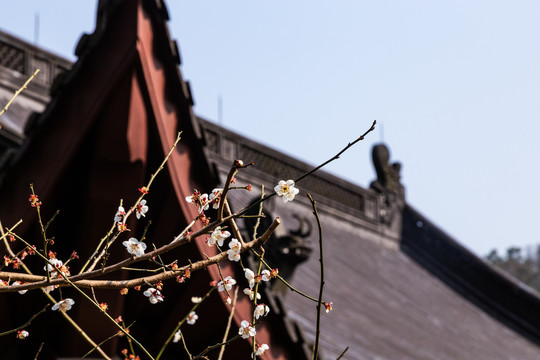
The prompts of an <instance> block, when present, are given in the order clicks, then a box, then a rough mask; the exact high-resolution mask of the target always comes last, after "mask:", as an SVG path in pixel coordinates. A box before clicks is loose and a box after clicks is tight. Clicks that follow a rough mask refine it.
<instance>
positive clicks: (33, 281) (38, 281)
mask: <svg viewBox="0 0 540 360" xmlns="http://www.w3.org/2000/svg"><path fill="white" fill-rule="evenodd" d="M280 223H281V221H280V220H279V218H276V219H275V220H274V222H273V223H272V225H271V226H270V227H269V228H268V229H267V230H266V231H265V233H264V234H262V235H261V236H260V237H259V238H257V239H256V240H253V241H250V242H249V243H246V245H245V247H243V248H242V252H244V251H248V250H250V249H252V248H254V247H257V246H261V245H262V244H264V243H265V242H266V241H267V240H268V238H269V237H270V235H271V234H272V233H273V232H274V230H275V229H276V227H277V226H278V225H279V224H280ZM210 227H211V225H208V226H206V227H205V228H203V229H201V230H200V231H198V232H197V235H196V236H199V235H201V234H203V233H207V231H208V228H210ZM14 236H15V237H16V238H18V239H20V240H21V241H24V240H23V239H21V238H20V237H19V236H18V235H16V234H14ZM190 240H191V236H189V235H188V236H187V237H185V238H184V241H177V242H173V243H170V244H168V245H164V246H162V247H161V248H159V249H157V250H154V251H152V252H149V253H147V254H144V255H142V256H140V257H137V258H129V259H126V260H123V261H120V262H119V263H117V264H115V265H111V266H108V267H106V268H105V269H103V270H94V271H91V272H86V273H84V274H80V275H74V276H70V277H69V278H66V279H60V278H57V279H51V281H50V282H47V280H46V279H44V277H43V276H35V275H32V276H30V275H25V274H20V273H14V272H4V271H0V279H14V280H20V281H27V282H29V283H28V284H24V285H19V286H17V287H16V289H15V287H12V286H2V287H0V293H2V292H13V291H16V290H17V291H18V290H30V289H35V288H40V287H44V286H49V285H58V286H66V285H68V283H74V284H76V285H77V286H81V287H91V286H92V287H95V288H101V289H122V288H125V287H133V286H137V285H143V284H145V283H155V282H157V281H160V280H166V279H171V278H173V277H175V276H176V275H178V273H179V272H182V271H185V270H187V269H188V268H189V269H190V270H191V271H197V270H201V269H205V268H207V267H208V266H210V265H212V264H215V263H218V262H220V261H223V260H224V259H226V258H227V253H226V252H222V253H219V254H217V255H214V256H212V257H210V258H208V259H205V260H199V261H197V262H195V263H193V264H190V265H185V266H184V267H181V268H179V269H178V270H168V271H166V272H162V273H160V274H157V275H152V276H147V277H141V278H137V279H132V280H88V279H90V278H92V277H97V276H101V275H104V274H107V273H110V272H113V271H116V270H119V269H121V268H123V267H125V266H128V265H131V264H133V263H135V262H139V261H143V260H148V259H151V258H152V257H154V256H157V255H160V254H163V253H165V252H168V251H170V250H172V249H174V248H176V247H178V246H180V245H182V244H185V243H187V242H189V241H190ZM24 242H25V241H24ZM25 243H26V242H25Z"/></svg>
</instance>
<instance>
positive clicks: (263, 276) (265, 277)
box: [261, 270, 272, 281]
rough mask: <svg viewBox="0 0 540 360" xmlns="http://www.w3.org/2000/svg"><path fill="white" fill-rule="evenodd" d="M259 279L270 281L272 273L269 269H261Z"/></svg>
mask: <svg viewBox="0 0 540 360" xmlns="http://www.w3.org/2000/svg"><path fill="white" fill-rule="evenodd" d="M261 279H262V280H263V281H270V279H272V274H271V273H270V270H263V271H262V272H261Z"/></svg>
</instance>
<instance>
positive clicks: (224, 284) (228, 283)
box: [217, 276, 236, 291]
mask: <svg viewBox="0 0 540 360" xmlns="http://www.w3.org/2000/svg"><path fill="white" fill-rule="evenodd" d="M235 284H236V280H234V279H233V278H232V277H230V276H227V277H226V278H225V279H223V281H220V282H218V284H217V286H218V291H223V290H225V289H227V291H229V290H231V289H232V287H233V285H235Z"/></svg>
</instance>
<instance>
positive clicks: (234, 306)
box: [217, 286, 238, 360]
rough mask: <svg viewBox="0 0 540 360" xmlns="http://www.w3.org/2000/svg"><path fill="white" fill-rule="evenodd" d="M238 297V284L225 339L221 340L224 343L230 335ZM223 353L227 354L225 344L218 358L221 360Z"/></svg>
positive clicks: (224, 335)
mask: <svg viewBox="0 0 540 360" xmlns="http://www.w3.org/2000/svg"><path fill="white" fill-rule="evenodd" d="M237 298H238V286H237V287H236V288H235V289H234V299H233V302H232V306H231V312H230V313H229V319H227V327H226V328H225V333H224V334H223V339H222V340H221V342H222V343H225V341H226V340H227V337H229V331H230V330H231V323H232V319H233V317H234V311H235V309H236V300H237ZM223 354H225V344H224V345H221V349H219V356H218V358H217V360H221V359H222V358H223Z"/></svg>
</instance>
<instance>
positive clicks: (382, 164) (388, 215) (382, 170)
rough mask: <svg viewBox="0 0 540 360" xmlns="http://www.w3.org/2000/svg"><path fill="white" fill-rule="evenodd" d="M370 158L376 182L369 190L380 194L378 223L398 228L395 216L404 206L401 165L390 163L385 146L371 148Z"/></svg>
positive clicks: (388, 152)
mask: <svg viewBox="0 0 540 360" xmlns="http://www.w3.org/2000/svg"><path fill="white" fill-rule="evenodd" d="M371 156H372V159H373V166H374V167H375V172H376V173H377V180H375V181H373V182H372V183H371V185H370V188H371V189H373V190H375V191H376V192H377V193H379V194H380V201H379V211H378V213H379V221H380V222H381V223H383V224H385V225H388V226H389V227H392V228H394V227H396V226H399V225H398V224H396V223H395V222H396V220H397V219H396V214H398V213H399V214H401V212H402V210H403V207H404V205H405V189H404V187H403V185H402V184H401V181H400V179H401V174H400V172H401V164H400V163H399V162H394V163H390V151H389V150H388V147H387V146H386V145H385V144H377V145H375V146H373V149H372V153H371ZM400 218H401V217H400ZM396 230H398V229H397V228H396Z"/></svg>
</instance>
